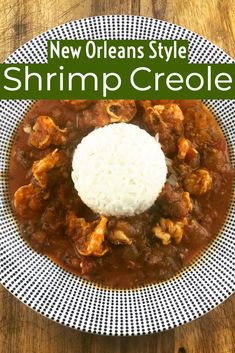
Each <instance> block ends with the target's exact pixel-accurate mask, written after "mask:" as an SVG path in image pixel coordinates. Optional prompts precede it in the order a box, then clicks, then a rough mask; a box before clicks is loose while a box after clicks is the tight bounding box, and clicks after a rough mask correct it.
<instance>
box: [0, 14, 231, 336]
mask: <svg viewBox="0 0 235 353" xmlns="http://www.w3.org/2000/svg"><path fill="white" fill-rule="evenodd" d="M48 39H188V41H189V58H190V62H192V63H205V62H206V63H229V62H233V60H232V59H231V58H230V57H229V56H228V55H226V54H225V53H224V52H223V51H222V50H221V49H219V48H218V47H216V46H215V45H213V44H211V43H210V42H208V41H207V40H205V39H204V38H202V37H200V36H199V35H197V34H195V33H193V32H191V31H188V30H187V29H185V28H182V27H179V26H177V25H174V24H170V23H167V22H163V21H160V20H155V19H151V18H145V17H138V16H118V15H117V16H100V17H91V18H86V19H82V20H78V21H73V22H70V23H66V24H64V25H61V26H59V27H56V28H53V29H51V30H49V31H47V32H45V33H42V34H40V35H39V36H37V37H36V38H34V39H32V40H31V41H29V42H27V43H26V44H24V45H23V46H21V47H20V48H19V49H17V50H16V51H15V52H14V53H13V54H12V55H11V56H10V57H9V58H8V59H7V60H6V62H7V63H29V62H31V63H33V62H34V63H42V62H45V61H46V54H47V51H46V50H47V40H48ZM205 103H206V104H207V106H208V107H209V108H210V109H211V110H213V112H214V114H215V116H216V118H217V120H218V122H219V124H220V126H221V128H222V130H223V133H224V134H225V136H226V139H227V142H228V145H229V151H230V158H231V160H232V163H233V165H234V164H235V153H234V145H235V134H234V120H235V119H234V117H235V104H234V101H231V100H207V101H205ZM31 105H32V101H30V100H8V101H6V100H5V101H1V102H0V124H1V125H0V128H1V130H0V131H1V139H0V151H1V155H0V173H1V174H0V175H1V178H0V182H1V185H0V229H1V235H0V280H1V283H2V284H3V285H4V286H5V287H6V288H7V289H8V290H9V291H10V292H11V293H12V294H14V295H15V296H16V297H17V298H18V299H20V300H21V301H22V302H23V303H25V304H27V305H28V306H29V307H31V308H32V309H34V310H35V311H37V312H39V313H41V314H42V315H44V316H46V317H48V318H50V319H52V320H54V321H57V322H59V323H61V324H63V325H66V326H69V327H72V328H75V329H79V330H82V331H86V332H91V333H96V334H104V335H140V334H148V333H154V332H159V331H163V330H167V329H170V328H173V327H176V326H178V325H181V324H184V323H186V322H189V321H191V320H193V319H196V318H198V317H199V316H201V315H203V314H205V313H206V312H208V311H209V310H211V309H212V308H214V307H215V306H216V305H218V304H219V303H221V302H222V301H224V300H225V299H226V298H228V296H230V295H231V294H232V293H233V291H234V289H235V275H234V274H235V232H234V224H235V212H234V201H233V203H232V205H231V207H230V210H229V212H228V215H227V220H226V222H225V224H224V226H223V228H222V229H221V232H220V234H219V235H218V237H217V238H216V239H215V240H214V241H213V243H212V244H211V245H210V246H209V247H208V248H207V249H206V251H204V253H203V255H202V256H200V257H199V258H198V259H197V260H196V261H195V262H194V263H193V264H192V265H191V266H190V267H188V268H186V269H185V270H183V271H182V272H181V273H180V274H178V275H177V276H175V277H174V278H171V279H170V280H168V281H166V282H163V283H161V284H155V285H148V286H143V287H140V288H137V289H133V290H110V289H106V288H102V287H99V286H96V285H94V284H92V283H89V282H86V281H85V280H82V279H81V278H78V277H76V276H74V275H72V274H70V273H68V272H66V271H64V270H63V269H62V268H60V267H59V266H57V265H55V264H54V263H52V262H51V261H50V260H49V259H48V258H46V257H44V256H41V255H39V254H37V253H35V252H34V251H32V250H31V249H30V247H29V246H28V245H27V244H26V243H25V242H24V241H23V240H22V238H21V237H20V235H19V228H18V225H17V222H16V220H15V218H14V216H13V213H12V209H11V204H10V199H9V190H8V167H9V157H10V151H11V147H12V141H13V139H14V136H15V132H16V129H17V127H18V125H19V123H20V121H21V119H22V117H23V115H24V114H25V112H26V111H27V110H28V109H29V108H30V106H31Z"/></svg>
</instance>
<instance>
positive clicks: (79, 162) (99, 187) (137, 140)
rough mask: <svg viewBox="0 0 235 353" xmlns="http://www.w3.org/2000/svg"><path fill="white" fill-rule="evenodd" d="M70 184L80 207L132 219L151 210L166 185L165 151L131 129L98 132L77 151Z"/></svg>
mask: <svg viewBox="0 0 235 353" xmlns="http://www.w3.org/2000/svg"><path fill="white" fill-rule="evenodd" d="M72 167H73V171H72V179H73V182H74V186H75V188H76V190H77V191H78V194H79V196H80V198H81V199H82V201H83V202H84V203H85V204H86V205H87V206H88V207H90V208H91V209H92V210H93V211H94V212H96V213H100V214H103V215H107V216H133V215H135V214H139V213H142V212H144V211H145V210H147V209H148V208H149V207H151V206H152V205H153V204H154V202H155V200H156V198H157V197H158V195H159V193H160V192H161V189H162V187H163V185H164V183H165V181H166V174H167V167H166V162H165V157H164V154H163V152H162V150H161V145H160V144H159V142H157V140H156V139H155V138H154V137H153V136H151V135H149V134H148V133H147V132H146V131H145V130H143V129H140V128H139V127H138V126H136V125H133V124H124V123H119V124H111V125H107V126H105V127H102V128H98V129H96V130H94V131H92V132H91V133H90V134H88V135H87V136H86V137H84V138H83V140H82V141H81V143H80V144H79V145H78V146H77V148H76V150H75V152H74V156H73V163H72Z"/></svg>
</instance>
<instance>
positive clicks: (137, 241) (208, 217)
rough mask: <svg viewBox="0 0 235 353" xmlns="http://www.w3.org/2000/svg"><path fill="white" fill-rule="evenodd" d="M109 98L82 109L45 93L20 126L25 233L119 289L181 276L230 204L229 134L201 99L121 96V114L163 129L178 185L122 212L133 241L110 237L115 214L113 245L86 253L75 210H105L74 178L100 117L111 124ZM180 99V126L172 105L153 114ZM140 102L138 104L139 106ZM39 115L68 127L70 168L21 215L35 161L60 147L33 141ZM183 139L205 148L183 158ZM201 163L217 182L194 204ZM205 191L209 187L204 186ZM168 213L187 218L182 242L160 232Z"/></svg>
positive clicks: (17, 182) (56, 172) (14, 179)
mask: <svg viewBox="0 0 235 353" xmlns="http://www.w3.org/2000/svg"><path fill="white" fill-rule="evenodd" d="M108 102H109V101H104V102H103V103H102V104H103V105H102V106H101V103H99V102H91V103H90V104H88V105H86V104H85V105H84V103H83V105H82V107H79V108H78V109H77V108H76V106H75V107H74V106H73V105H72V106H69V104H68V103H64V102H63V103H62V102H60V101H46V100H42V101H38V102H37V103H36V104H34V105H33V107H32V108H31V109H30V111H29V112H28V114H27V115H26V117H24V119H23V121H22V123H21V125H20V127H19V129H18V132H17V135H16V138H15V142H14V146H13V149H12V156H11V163H10V180H9V181H10V192H11V198H12V201H13V208H14V210H15V214H16V217H17V219H18V221H19V223H20V225H21V233H22V236H23V238H24V239H25V240H26V241H27V242H29V244H30V245H31V246H32V247H33V248H34V249H35V250H36V251H38V252H39V253H43V254H46V255H48V256H49V257H50V258H51V259H52V260H53V261H55V262H56V263H57V264H59V265H60V266H62V267H63V268H65V269H67V270H69V271H71V272H73V273H75V274H77V275H79V276H82V277H84V278H86V279H88V280H91V281H93V282H95V283H99V284H104V285H107V286H109V287H115V288H130V287H136V286H138V285H142V284H146V283H154V282H159V281H162V280H165V279H167V278H169V277H171V276H173V275H174V274H175V273H177V272H178V271H179V270H180V269H181V268H182V267H183V266H185V265H188V264H189V263H190V261H192V259H193V258H195V256H196V255H198V254H199V252H201V251H202V249H203V248H205V246H206V245H207V244H208V243H209V242H210V241H211V239H213V238H214V237H215V236H216V234H218V232H219V229H220V227H221V226H222V224H223V222H224V220H225V216H226V212H227V210H228V207H229V201H230V195H231V188H232V179H233V170H232V167H231V164H230V161H229V158H228V152H227V145H226V141H225V139H224V136H223V135H222V133H221V131H220V129H219V127H218V125H217V122H216V120H215V119H214V117H213V116H212V114H211V113H210V112H209V111H208V110H207V109H206V108H205V107H204V106H203V104H202V103H201V102H200V101H144V102H134V103H133V102H131V103H130V104H129V102H130V101H124V102H123V101H120V106H121V108H122V109H120V107H119V112H121V113H120V114H122V115H123V116H124V118H125V109H126V111H127V116H128V119H130V115H133V119H132V120H130V121H129V122H130V123H134V124H138V125H139V126H140V127H142V128H145V129H146V130H147V131H148V132H149V133H151V134H153V135H154V134H155V133H157V132H158V133H159V138H160V142H161V144H162V148H163V151H164V152H165V153H166V156H167V157H168V158H169V159H170V167H169V168H168V169H169V175H171V176H172V175H173V177H174V180H175V181H174V183H173V184H172V182H170V183H169V181H168V186H166V187H165V188H164V189H163V191H162V195H160V197H159V199H158V200H156V203H155V205H154V206H153V207H152V208H151V209H150V210H148V211H147V212H146V213H145V214H143V215H139V216H136V217H129V218H122V221H123V222H124V223H125V224H126V225H127V233H128V232H129V233H128V236H129V238H130V239H131V244H129V245H128V244H126V245H116V244H113V243H112V242H111V241H109V232H110V231H111V230H112V229H114V228H113V227H115V226H116V224H117V219H115V218H112V217H111V218H110V219H109V220H108V225H107V229H106V233H105V234H106V235H105V246H106V247H107V249H108V251H107V252H106V253H105V254H104V255H103V256H99V257H97V256H92V255H91V256H83V255H81V254H80V253H79V252H78V251H77V249H76V247H75V242H77V244H78V243H79V242H80V243H82V242H83V244H82V246H84V244H85V243H84V242H85V240H87V235H86V237H85V236H84V235H81V237H80V238H79V236H80V235H79V234H80V233H79V231H77V233H76V239H75V240H74V238H73V236H72V237H71V236H68V234H69V231H68V214H69V212H73V213H74V214H75V215H76V217H77V218H85V220H86V221H87V222H92V221H94V220H98V219H99V215H96V214H94V213H93V212H92V211H91V210H90V209H88V208H87V207H86V206H85V205H84V204H83V203H82V202H81V200H80V199H79V197H78V195H77V192H76V190H75V189H74V186H73V182H72V180H71V177H70V175H71V160H72V155H73V151H74V149H75V147H76V146H77V144H78V143H79V142H80V141H81V139H82V138H83V137H84V136H85V135H86V134H87V133H89V132H90V131H92V129H94V127H95V124H96V121H97V125H98V126H102V125H105V124H107V123H109V121H108V119H109V117H108V115H107V117H105V119H103V117H104V115H105V114H104V113H103V109H106V108H105V107H106V105H107V104H108ZM125 102H126V103H125ZM75 103H76V102H75ZM124 103H125V104H124ZM174 103H176V104H177V105H178V106H179V108H180V109H181V112H182V114H183V117H184V120H183V121H182V122H180V121H179V124H180V125H179V126H176V124H177V122H176V120H174V119H175V117H176V115H174V116H171V111H170V110H166V111H165V113H164V112H163V113H161V114H160V118H159V116H158V112H159V111H160V110H159V111H158V110H156V111H154V115H153V116H150V114H151V112H153V110H151V109H152V107H154V106H158V107H159V106H160V107H163V108H164V107H166V106H167V107H168V106H169V104H174ZM133 104H136V111H135V113H133V109H134V108H133ZM163 108H159V109H163ZM112 109H113V112H114V113H116V112H117V107H116V106H115V107H111V108H110V110H112ZM161 112H162V110H161ZM102 114H103V115H102ZM164 114H165V115H164ZM167 114H168V115H167ZM174 114H176V112H174ZM39 116H49V117H51V118H52V120H53V121H54V123H55V124H56V126H58V127H59V128H60V129H61V130H62V129H65V128H66V129H67V130H66V131H67V132H66V143H65V144H63V145H59V146H57V148H58V150H59V151H60V152H61V151H62V153H63V156H64V157H63V158H65V159H66V163H65V165H64V166H63V173H61V169H58V168H54V169H52V170H51V171H49V172H48V175H49V177H50V182H49V184H48V186H47V192H48V194H49V196H46V197H45V192H44V191H43V192H44V197H45V199H44V200H43V208H40V210H37V211H36V212H33V213H32V210H27V205H26V206H25V205H24V206H25V208H26V211H24V214H21V213H20V212H19V210H18V209H17V207H15V206H14V194H15V192H16V191H17V190H18V189H19V188H20V187H21V186H22V185H27V184H29V183H32V184H33V185H36V187H37V188H39V186H38V182H37V180H35V178H34V176H33V172H32V166H33V164H34V162H35V161H38V160H41V159H43V158H44V157H46V156H47V155H48V154H49V153H51V152H52V151H53V150H55V148H56V147H55V145H53V144H51V145H49V146H47V147H46V148H42V149H39V148H37V147H35V146H32V144H30V143H29V135H30V134H29V133H28V132H29V131H28V128H30V129H31V130H30V131H31V132H30V133H31V134H32V127H33V126H35V123H36V121H37V118H38V117H39ZM96 119H97V120H96ZM102 119H103V120H102ZM170 119H172V120H170ZM172 124H173V125H174V126H173V125H172ZM25 131H27V133H26V132H25ZM180 138H185V139H187V141H189V142H190V144H191V147H192V148H193V150H192V151H193V152H192V153H194V152H195V151H196V153H197V157H196V159H195V160H192V153H191V152H189V153H188V154H187V156H186V157H185V158H184V159H180V158H178V156H179V155H178V153H179V145H178V143H179V139H180ZM194 150H195V151H194ZM190 153H191V154H190ZM194 157H195V156H194ZM201 169H203V170H205V171H206V172H207V173H208V175H209V176H210V178H211V179H210V180H211V181H212V183H211V186H210V187H209V189H208V190H207V191H206V192H205V193H201V194H193V193H191V192H189V196H190V200H191V203H192V205H193V209H192V210H191V211H190V210H189V206H187V202H186V201H185V202H183V201H182V198H183V193H185V192H187V188H190V185H189V187H187V186H186V185H188V184H187V183H186V180H187V178H188V176H189V175H190V173H194V172H195V171H196V170H201ZM88 172H89V171H88ZM169 175H168V177H169ZM170 179H171V178H170ZM175 182H177V186H176V185H175ZM203 183H204V184H203V185H202V186H200V187H202V188H203V186H205V185H207V186H208V184H206V181H205V180H203ZM208 183H209V182H208ZM190 191H191V190H190ZM201 191H202V189H200V190H199V192H201ZM184 195H185V194H184ZM22 202H24V201H22ZM186 206H187V207H188V209H187V207H186ZM162 218H164V219H167V220H170V221H172V222H173V223H174V224H176V222H181V221H182V219H184V222H186V223H184V225H183V226H182V233H183V234H182V239H181V241H180V242H177V238H174V236H175V234H173V237H172V238H171V240H170V243H169V244H168V245H163V243H162V241H161V239H159V238H158V237H156V236H154V234H153V230H152V229H153V228H154V227H155V226H156V225H159V224H160V220H161V219H162ZM185 219H186V221H185ZM97 222H98V221H97ZM128 225H129V228H128ZM124 228H125V227H124ZM93 229H94V227H93ZM128 229H129V230H128ZM163 230H164V232H165V233H167V232H168V231H169V229H168V228H167V229H166V228H164V229H163ZM70 234H71V232H70ZM80 245H81V244H80Z"/></svg>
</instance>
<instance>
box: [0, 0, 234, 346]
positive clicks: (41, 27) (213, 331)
mask: <svg viewBox="0 0 235 353" xmlns="http://www.w3.org/2000/svg"><path fill="white" fill-rule="evenodd" d="M0 4H1V7H0V10H1V11H0V34H1V35H0V48H1V50H0V57H1V60H4V59H5V58H6V57H7V56H8V55H9V54H10V53H11V52H12V51H13V50H15V49H16V48H17V47H19V46H20V45H21V44H23V43H24V42H26V41H27V40H29V39H31V38H32V37H34V36H35V35H37V34H39V33H41V32H43V31H45V30H47V29H49V28H51V27H54V26H56V25H59V24H61V23H64V22H67V21H71V20H75V19H79V18H82V17H87V16H93V15H104V14H133V15H139V14H140V15H143V16H151V17H155V18H159V19H163V20H167V21H170V22H174V23H176V24H179V25H182V26H185V27H187V28H189V29H191V30H193V31H195V32H197V33H199V34H201V35H202V36H205V37H206V38H207V39H209V40H210V41H212V42H213V43H215V44H217V45H218V46H219V47H221V48H223V49H224V50H225V51H226V52H227V53H228V54H230V55H231V56H232V57H235V1H234V0H210V1H206V0H175V1H174V0H155V1H151V0H137V1H135V0H120V1H117V0H110V1H108V0H104V1H98V0H0ZM73 352H76V353H90V352H94V353H118V352H120V353H125V352H128V353H131V352H133V353H142V352H145V353H150V352H151V353H173V352H174V353H212V352H215V353H222V352H223V353H235V295H233V296H232V297H230V298H229V299H228V300H227V301H226V302H225V303H223V304H222V305H220V306H219V307H217V308H216V309H214V310H213V311H211V312H210V313H208V314H207V315H205V316H204V317H202V318H200V319H198V320H196V321H194V322H192V323H189V324H187V325H184V326H181V327H178V328H176V329H175V330H170V331H168V332H164V333H161V334H155V335H150V336H142V337H130V338H117V337H99V336H92V335H89V334H84V333H80V332H77V331H74V330H71V329H69V328H65V327H62V326H60V325H58V324H56V323H54V322H52V321H50V320H48V319H46V318H44V317H42V316H40V315H38V314H36V313H35V312H33V311H32V310H30V309H29V308H27V307H26V306H24V305H23V304H21V303H20V302H19V301H18V300H16V299H15V298H14V297H13V296H12V295H10V294H9V293H8V292H7V291H6V290H5V289H4V288H1V289H0V353H73Z"/></svg>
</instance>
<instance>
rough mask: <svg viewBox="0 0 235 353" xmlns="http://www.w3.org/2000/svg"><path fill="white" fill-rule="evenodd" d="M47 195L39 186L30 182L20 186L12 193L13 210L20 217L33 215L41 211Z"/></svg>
mask: <svg viewBox="0 0 235 353" xmlns="http://www.w3.org/2000/svg"><path fill="white" fill-rule="evenodd" d="M47 196H48V195H47V194H44V193H43V191H42V190H41V188H40V187H38V186H36V185H34V184H32V183H31V184H28V185H24V186H21V187H20V188H19V189H18V190H17V191H16V192H15V194H14V207H15V210H16V212H17V213H18V214H19V215H20V216H21V217H24V218H30V217H33V216H34V215H36V214H38V212H40V211H42V209H43V207H44V200H45V199H46V198H47Z"/></svg>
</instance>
